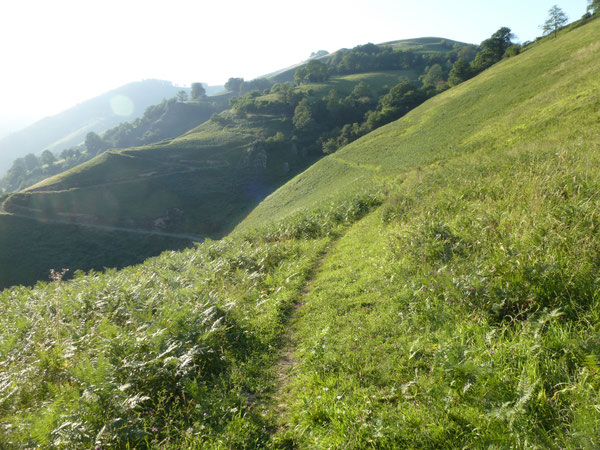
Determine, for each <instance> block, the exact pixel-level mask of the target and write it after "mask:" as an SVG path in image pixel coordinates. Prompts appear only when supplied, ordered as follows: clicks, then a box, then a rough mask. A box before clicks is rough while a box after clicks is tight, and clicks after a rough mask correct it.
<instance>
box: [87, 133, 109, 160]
mask: <svg viewBox="0 0 600 450" xmlns="http://www.w3.org/2000/svg"><path fill="white" fill-rule="evenodd" d="M85 148H86V149H87V150H88V152H89V153H90V154H92V155H97V154H98V153H100V152H103V151H104V150H106V149H107V148H108V145H107V143H106V142H105V141H104V140H103V139H102V138H101V137H100V136H98V134H97V133H94V132H93V131H90V132H89V133H88V134H87V135H86V137H85Z"/></svg>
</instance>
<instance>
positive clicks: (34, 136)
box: [0, 80, 181, 174]
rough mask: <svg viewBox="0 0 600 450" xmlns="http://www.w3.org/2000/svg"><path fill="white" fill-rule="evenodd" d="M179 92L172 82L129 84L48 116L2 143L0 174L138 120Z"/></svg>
mask: <svg viewBox="0 0 600 450" xmlns="http://www.w3.org/2000/svg"><path fill="white" fill-rule="evenodd" d="M179 90H181V88H178V87H175V86H173V85H172V84H171V82H168V81H161V80H145V81H139V82H134V83H129V84H126V85H125V86H121V87H120V88H117V89H114V90H112V91H110V92H107V93H105V94H102V95H99V96H98V97H95V98H93V99H90V100H86V101H85V102H83V103H80V104H79V105H77V106H74V107H73V108H70V109H68V110H66V111H63V112H62V113H60V114H57V115H55V116H52V117H46V118H45V119H42V120H40V121H38V122H36V123H34V124H33V125H30V126H28V127H26V128H24V129H23V130H20V131H18V132H16V133H13V134H11V135H10V136H7V137H5V138H4V139H2V140H0V174H3V173H4V172H5V171H6V170H8V168H9V167H10V165H11V164H12V162H13V161H14V160H15V159H16V158H19V157H22V156H25V155H26V154H27V153H39V152H41V151H42V150H45V149H49V150H59V151H60V150H63V149H65V148H68V147H70V146H73V145H77V144H79V143H81V142H83V140H84V139H85V135H86V134H87V133H88V132H90V131H95V132H101V131H104V130H106V129H108V128H110V127H113V126H115V125H117V124H119V123H121V122H123V121H126V120H132V119H134V118H136V117H139V116H141V115H142V114H143V112H144V110H145V109H146V108H147V107H148V106H150V105H154V104H156V103H160V102H161V100H163V99H164V98H171V97H173V96H175V94H176V93H177V91H179Z"/></svg>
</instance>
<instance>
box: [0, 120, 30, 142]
mask: <svg viewBox="0 0 600 450" xmlns="http://www.w3.org/2000/svg"><path fill="white" fill-rule="evenodd" d="M38 120H39V117H28V116H17V117H15V116H10V117H0V139H3V138H5V137H6V136H10V135H11V134H13V133H16V132H17V131H20V130H22V129H23V128H25V127H27V126H29V125H31V124H32V123H34V122H37V121H38Z"/></svg>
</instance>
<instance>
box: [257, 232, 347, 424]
mask: <svg viewBox="0 0 600 450" xmlns="http://www.w3.org/2000/svg"><path fill="white" fill-rule="evenodd" d="M351 228H352V225H350V226H349V227H348V228H346V229H345V230H343V231H342V232H341V233H340V234H339V235H338V236H337V237H336V238H335V239H334V240H332V241H331V242H330V243H329V244H328V245H327V247H325V249H324V250H323V251H322V253H321V255H320V256H319V258H317V259H316V260H315V262H314V264H313V266H312V268H311V270H310V275H309V278H308V280H307V281H306V284H305V286H304V288H303V289H302V291H301V292H300V299H299V300H298V302H297V303H296V304H295V305H294V307H293V309H292V311H291V313H290V317H289V319H288V330H289V331H288V333H287V334H286V335H285V336H284V338H283V345H282V349H281V351H280V357H279V360H278V361H277V362H276V364H275V368H274V374H275V376H274V378H275V389H274V394H273V396H272V399H271V402H270V404H269V405H268V406H267V407H266V409H265V411H264V413H263V415H266V414H267V412H270V413H271V414H273V416H274V417H275V419H276V422H277V424H278V427H279V431H282V430H283V429H284V428H285V426H286V425H285V424H286V423H287V422H288V421H287V420H286V418H287V417H288V414H289V403H288V402H289V398H288V397H289V382H290V379H291V378H292V377H293V376H294V368H295V367H296V365H297V364H298V358H297V356H296V349H297V339H296V336H295V335H296V331H295V329H296V324H297V322H298V320H299V312H300V310H301V309H302V307H303V306H304V305H305V304H306V301H307V297H308V296H309V295H310V293H311V292H312V288H313V283H314V281H315V279H316V278H317V275H318V273H319V271H320V270H321V267H322V265H323V263H324V262H325V260H326V259H327V257H328V256H329V255H330V254H332V253H333V252H334V251H335V248H336V246H337V244H338V243H339V242H340V241H341V240H342V238H343V237H344V235H345V234H346V233H347V232H348V231H349V230H350V229H351Z"/></svg>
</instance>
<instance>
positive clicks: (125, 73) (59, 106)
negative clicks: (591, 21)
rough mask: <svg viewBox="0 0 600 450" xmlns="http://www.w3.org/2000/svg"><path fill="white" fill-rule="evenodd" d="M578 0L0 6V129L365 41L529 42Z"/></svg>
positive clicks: (67, 1)
mask: <svg viewBox="0 0 600 450" xmlns="http://www.w3.org/2000/svg"><path fill="white" fill-rule="evenodd" d="M554 4H558V5H559V6H560V7H561V8H562V9H563V10H564V11H565V12H566V14H567V15H568V16H569V20H570V21H572V20H575V19H578V18H579V17H581V16H582V15H583V14H584V13H585V10H586V5H587V0H548V1H546V0H504V1H498V0H455V1H452V2H449V1H447V0H428V1H423V0H421V1H418V0H417V1H408V0H366V1H360V2H359V1H351V0H318V1H317V0H296V1H293V2H291V1H286V0H254V1H238V0H225V1H222V2H216V1H202V0H196V1H192V0H164V1H156V0H101V1H100V0H0V49H1V52H0V58H1V61H2V63H1V67H2V69H1V70H0V121H2V120H3V119H4V120H6V118H8V117H19V116H35V117H42V116H45V115H52V114H56V113H58V112H60V111H62V110H64V109H66V108H69V107H71V106H73V105H75V104H76V103H79V102H81V101H84V100H86V99H88V98H91V97H94V96H96V95H99V94H101V93H103V92H106V91H108V90H111V89H114V88H116V87H119V86H121V85H123V84H126V83H129V82H131V81H138V80H142V79H148V78H157V79H163V80H170V81H173V82H175V83H176V84H179V85H189V84H190V83H192V82H194V81H202V82H207V83H209V84H212V85H215V84H224V83H225V81H227V79H228V78H229V77H244V78H245V79H247V80H249V79H252V78H254V77H257V76H260V75H262V74H265V73H269V72H272V71H275V70H277V69H280V68H284V67H287V66H289V65H292V64H295V63H297V62H300V61H302V60H304V59H306V58H307V57H308V56H309V55H310V53H311V52H313V51H316V50H320V49H324V50H327V51H329V52H332V51H335V50H337V49H339V48H342V47H347V48H349V47H353V46H355V45H358V44H365V43H367V42H374V43H379V42H385V41H391V40H397V39H408V38H415V37H424V36H439V37H445V38H449V39H454V40H458V41H463V42H470V43H475V44H478V43H480V42H481V41H482V40H484V39H486V38H487V37H489V36H490V35H491V34H492V33H493V32H494V31H496V30H497V29H498V28H500V27H502V26H508V27H510V28H511V29H512V30H513V32H514V33H515V34H516V35H517V37H518V40H519V41H521V42H522V41H526V40H530V39H534V38H535V37H536V36H539V35H540V34H541V31H540V29H539V25H540V24H542V23H543V22H544V20H545V19H546V17H547V12H548V9H550V7H551V6H552V5H554Z"/></svg>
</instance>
